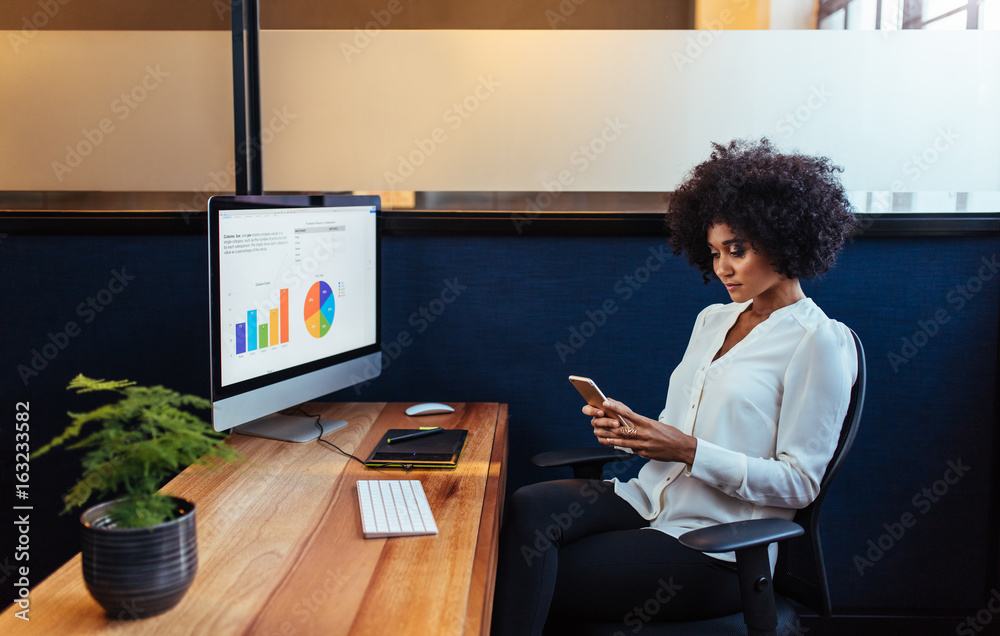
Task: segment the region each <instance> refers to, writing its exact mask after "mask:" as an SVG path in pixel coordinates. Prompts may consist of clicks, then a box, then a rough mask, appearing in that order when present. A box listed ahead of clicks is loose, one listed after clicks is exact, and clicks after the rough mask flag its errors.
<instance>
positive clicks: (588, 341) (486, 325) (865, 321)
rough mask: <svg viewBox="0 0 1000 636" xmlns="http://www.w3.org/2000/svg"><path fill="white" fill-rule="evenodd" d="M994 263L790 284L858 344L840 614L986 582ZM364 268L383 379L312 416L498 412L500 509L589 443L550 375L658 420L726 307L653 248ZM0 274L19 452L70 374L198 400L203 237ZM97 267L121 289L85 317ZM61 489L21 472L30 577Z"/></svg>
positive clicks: (57, 418)
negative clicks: (377, 271)
mask: <svg viewBox="0 0 1000 636" xmlns="http://www.w3.org/2000/svg"><path fill="white" fill-rule="evenodd" d="M998 248H1000V241H998V240H997V239H994V238H948V239H944V238H933V239H931V238H928V239H876V238H868V239H861V240H858V241H856V242H854V243H853V244H851V245H849V246H848V248H847V250H846V252H845V254H844V255H843V257H842V258H841V261H840V262H839V263H838V266H837V267H836V268H835V269H834V270H833V271H832V272H830V273H829V274H828V275H827V276H825V277H824V278H823V279H821V280H819V281H812V282H807V283H806V285H805V287H806V291H807V293H808V294H809V295H810V296H812V297H813V298H814V299H816V301H817V302H818V303H819V305H820V306H821V307H823V308H824V310H826V312H827V314H828V315H830V316H831V317H834V318H837V319H839V320H841V321H843V322H845V323H846V324H848V325H849V326H851V327H852V328H854V329H855V331H857V332H858V334H859V335H860V337H861V339H862V341H863V342H864V344H865V346H866V349H867V354H868V363H869V394H868V395H869V400H868V403H867V404H866V406H865V416H864V419H863V422H862V428H861V432H860V434H859V437H858V440H857V443H856V445H855V448H854V451H853V452H852V454H851V455H850V457H849V458H848V460H847V463H846V465H845V467H844V469H843V471H842V473H841V475H840V477H839V478H838V481H837V483H836V484H835V486H834V488H833V491H832V492H831V494H830V496H829V498H828V499H827V503H826V505H825V507H824V515H823V532H824V539H825V544H826V555H827V565H828V568H829V570H830V578H831V586H832V590H833V594H834V604H835V607H836V608H837V609H838V610H844V611H846V610H847V609H849V608H851V609H861V610H866V611H867V610H872V611H895V612H899V613H904V614H905V613H919V612H920V611H924V610H933V609H935V608H942V609H950V608H970V609H973V608H978V607H981V606H982V603H983V602H984V601H985V599H986V596H987V594H988V592H989V590H990V588H991V587H992V586H994V585H995V584H996V581H995V580H993V579H992V577H993V576H994V570H993V566H994V563H991V562H987V557H989V556H994V557H995V552H994V551H993V550H994V548H995V541H996V537H995V536H991V535H990V534H989V532H990V531H991V528H990V526H989V523H990V511H991V505H992V507H993V508H995V507H996V504H997V500H996V496H995V493H992V492H991V490H990V486H991V483H992V479H993V477H992V473H993V471H994V466H993V454H994V435H995V433H994V430H995V429H994V427H995V423H996V413H995V388H996V381H997V378H996V372H997V332H998V324H1000V322H998V314H1000V311H998V310H1000V289H998V283H997V272H995V271H994V270H993V267H994V266H995V261H994V259H995V256H996V254H997V252H998V251H1000V249H998ZM383 255H384V257H383V267H384V269H383V289H384V300H383V325H382V333H383V340H384V342H385V347H384V351H385V354H384V361H385V370H384V372H383V375H382V376H381V377H379V378H377V379H375V380H373V381H371V382H370V383H368V384H366V385H363V386H358V387H354V388H350V389H345V390H344V391H341V392H338V393H336V394H333V395H332V396H330V398H331V399H336V400H345V401H346V400H363V401H364V400H372V401H374V400H393V401H411V402H416V401H427V400H434V401H473V400H475V401H500V402H507V403H508V404H509V405H510V463H509V473H508V488H509V489H510V491H512V490H513V489H514V488H517V487H519V486H521V485H524V484H527V483H531V482H534V481H538V480H542V479H549V478H553V477H557V476H564V473H560V472H558V471H554V472H550V471H542V470H540V469H535V468H533V467H531V466H530V464H529V461H528V459H529V457H530V456H531V455H532V454H534V453H537V452H540V451H543V450H548V449H552V448H559V447H566V446H575V445H585V444H593V442H592V435H591V433H590V427H589V425H588V422H587V419H586V418H585V417H584V416H583V415H582V414H581V413H580V407H581V400H580V398H579V396H578V395H577V393H576V392H575V391H574V390H573V388H572V387H571V386H570V384H569V383H568V382H567V381H566V376H567V375H569V374H581V375H589V376H591V377H594V378H595V379H596V380H597V381H598V383H599V384H600V385H601V387H602V388H603V389H604V390H605V392H606V393H608V394H609V395H611V396H613V397H616V398H618V399H621V400H623V401H625V402H627V403H629V404H630V405H631V406H632V407H633V408H634V409H635V410H636V411H638V412H641V413H644V414H646V415H649V416H651V417H656V416H657V415H658V414H659V411H660V409H661V408H662V405H663V400H664V396H665V391H666V387H667V381H668V378H669V375H670V372H671V371H672V369H673V367H674V365H675V364H676V362H677V361H678V360H679V358H680V356H681V354H682V352H683V350H684V347H685V345H686V342H687V339H688V336H689V334H690V330H691V326H692V322H693V319H694V317H695V315H696V314H697V313H698V311H699V310H701V309H702V308H703V307H704V306H705V305H707V304H709V303H712V302H725V301H727V300H728V297H727V294H726V293H725V291H724V290H723V289H722V288H721V286H719V285H718V284H715V285H709V286H707V287H706V286H703V285H702V283H701V276H700V273H699V272H697V271H696V270H695V269H693V268H691V267H690V266H688V265H687V264H686V262H685V261H684V260H683V259H681V258H678V257H675V256H673V255H672V254H671V253H670V252H669V249H667V248H666V245H665V243H664V241H663V240H662V239H660V238H657V237H649V238H527V237H520V238H518V237H453V238H446V237H399V236H391V237H386V238H385V239H384V250H383ZM0 262H2V263H3V271H4V276H3V277H2V280H0V297H2V298H4V299H5V303H4V311H3V319H2V323H0V324H2V330H0V331H2V333H3V334H4V335H5V337H2V338H0V342H2V344H0V352H2V360H3V366H4V380H3V382H2V384H0V388H2V390H3V394H4V395H3V402H2V403H0V404H2V408H3V409H4V411H5V413H7V416H5V418H4V424H3V430H4V431H8V430H9V429H8V427H7V424H6V422H8V421H10V417H9V415H10V412H11V410H12V408H13V401H14V400H15V399H30V401H31V405H32V443H33V445H35V446H36V447H37V446H38V445H39V444H41V443H42V442H44V441H47V440H48V439H50V438H51V437H52V436H53V435H54V434H55V433H56V432H58V431H60V430H61V429H62V427H63V426H64V425H65V423H66V417H65V411H66V410H68V409H70V408H73V409H84V408H88V400H86V399H83V398H85V397H86V396H70V395H68V394H67V393H66V391H65V390H64V387H65V385H66V383H67V382H68V381H69V379H70V378H71V377H72V376H73V375H75V374H76V373H78V372H84V373H87V374H88V375H93V376H98V377H107V378H121V377H127V378H130V379H134V380H137V381H139V382H142V383H161V384H165V385H168V386H172V387H173V388H176V389H179V390H182V391H186V392H194V393H200V394H203V395H205V394H207V385H208V363H207V353H206V350H207V327H206V324H205V323H206V318H207V302H206V300H207V285H206V281H205V274H204V271H205V246H204V239H203V238H202V237H197V236H171V237H30V236H26V237H22V236H9V237H7V238H5V239H4V240H3V242H2V243H0ZM115 271H117V272H119V273H123V274H127V275H128V276H134V279H131V280H129V281H128V286H127V287H125V288H124V289H122V290H121V291H120V292H118V293H113V292H108V293H104V294H102V295H101V298H103V299H105V300H107V299H110V302H108V303H107V306H106V307H103V311H101V312H100V313H96V312H95V313H94V314H90V313H88V312H87V306H86V303H87V299H88V298H89V297H95V300H96V296H97V295H98V294H101V290H104V289H108V288H109V281H110V280H112V279H114V278H115V274H114V272H115ZM112 286H113V287H115V288H116V289H117V288H118V285H112ZM109 293H110V294H111V295H110V296H109ZM97 302H98V304H100V301H97ZM81 303H83V304H84V307H83V309H81V308H80V305H81ZM88 317H91V320H90V322H87V318H88ZM70 321H72V322H75V323H77V325H78V327H79V330H80V333H79V335H77V336H75V337H72V338H70V339H69V342H68V344H67V345H66V347H65V348H64V349H61V350H59V352H58V354H57V355H56V356H55V357H54V359H52V360H51V361H46V364H47V366H46V368H45V369H42V370H40V371H39V373H38V375H37V376H31V377H29V378H28V383H27V386H25V383H24V382H23V381H22V378H21V375H20V374H19V372H18V367H19V365H25V366H27V367H30V363H31V358H32V352H33V351H34V350H39V351H40V352H41V349H42V348H43V347H45V345H46V344H48V343H49V342H51V341H52V339H51V338H50V336H49V334H50V333H51V334H54V335H55V336H56V339H57V340H61V338H59V337H58V331H59V330H65V326H66V323H67V322H70ZM48 352H49V353H52V352H53V349H52V348H51V347H50V348H49V349H48ZM3 435H4V436H5V437H7V436H8V435H10V433H8V432H4V433H3ZM7 439H10V438H9V437H7ZM3 443H4V444H6V443H7V441H6V440H5V441H4V442H3ZM5 455H6V454H5ZM4 461H5V462H6V461H8V458H7V457H6V456H5V457H4ZM73 461H75V459H73ZM634 469H635V467H633V468H632V470H633V471H634ZM75 472H76V467H75V465H73V463H72V462H71V461H70V459H69V458H67V457H66V455H65V454H59V455H56V456H53V457H51V458H43V459H41V460H39V461H37V462H34V463H33V464H32V482H31V484H32V485H31V493H32V495H31V496H32V503H34V504H35V505H36V506H38V508H36V511H35V513H37V515H38V516H37V518H38V519H39V523H38V524H37V525H36V526H34V527H33V532H35V530H34V528H37V534H36V535H33V536H34V537H35V539H34V540H35V541H36V543H34V545H35V546H37V549H35V550H33V551H32V564H33V565H34V566H37V568H38V570H37V571H38V572H43V571H46V569H51V568H52V567H54V566H55V565H57V564H58V563H60V562H62V561H63V560H65V559H66V558H68V556H69V555H70V554H71V553H72V552H73V551H74V550H75V545H76V536H75V532H76V530H75V522H74V521H73V519H72V518H71V517H56V516H55V513H56V509H57V505H58V501H59V496H60V495H61V493H62V492H63V491H64V490H65V488H66V486H67V485H68V483H69V479H70V478H71V476H72V475H73V474H75ZM9 474H10V470H8V469H7V468H4V475H3V476H2V479H3V480H4V483H3V488H4V491H5V492H9V491H10V490H11V489H10V488H8V485H7V480H8V479H9V477H8V475H9ZM949 482H951V483H949ZM6 496H7V495H5V497H6ZM991 497H992V498H993V499H992V504H991ZM6 507H7V508H8V509H9V506H6ZM993 530H994V531H995V528H994V529H993ZM12 545H13V544H12V543H10V542H9V541H8V540H6V539H5V541H4V544H3V550H4V553H3V554H0V559H3V558H5V557H9V556H10V555H11V554H12V548H11V549H8V548H7V546H12ZM36 555H37V556H36ZM942 580H945V581H948V583H947V585H942V583H941V582H942Z"/></svg>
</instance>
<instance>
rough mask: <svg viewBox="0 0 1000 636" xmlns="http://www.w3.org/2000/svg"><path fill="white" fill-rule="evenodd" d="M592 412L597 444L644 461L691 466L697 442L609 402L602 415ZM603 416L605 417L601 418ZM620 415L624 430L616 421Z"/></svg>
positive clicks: (610, 400) (616, 403)
mask: <svg viewBox="0 0 1000 636" xmlns="http://www.w3.org/2000/svg"><path fill="white" fill-rule="evenodd" d="M587 409H590V410H592V411H593V412H592V413H588V414H589V415H592V416H593V420H592V421H591V423H592V424H593V426H594V434H595V435H596V436H597V439H598V441H599V442H600V443H601V444H603V445H605V446H619V447H621V448H629V449H631V450H632V452H633V453H635V454H636V455H638V456H640V457H645V458H647V459H657V460H660V461H665V462H684V463H685V464H687V465H688V466H690V465H691V464H692V463H693V462H694V454H695V450H696V449H697V446H698V439H697V438H696V437H694V436H691V435H687V434H685V433H682V432H681V431H679V430H677V429H676V428H674V427H673V426H668V425H666V424H663V423H661V422H658V421H656V420H651V419H649V418H648V417H644V416H642V415H639V414H637V413H634V412H633V411H632V409H630V408H629V407H627V406H626V405H624V404H622V403H621V402H617V401H615V400H612V399H608V400H607V401H606V402H605V403H604V408H603V411H601V410H598V409H594V408H593V407H586V408H585V409H584V412H587ZM601 415H603V416H604V417H601ZM615 415H619V416H621V417H622V419H623V420H625V422H626V424H627V426H622V425H621V422H619V421H618V419H617V418H616V417H615Z"/></svg>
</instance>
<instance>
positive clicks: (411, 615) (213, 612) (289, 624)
mask: <svg viewBox="0 0 1000 636" xmlns="http://www.w3.org/2000/svg"><path fill="white" fill-rule="evenodd" d="M406 406H408V405H407V404H385V403H367V404H363V403H358V404H314V405H312V407H313V410H312V411H311V412H317V411H321V412H322V413H323V417H325V418H331V419H343V420H347V421H348V422H350V425H349V426H348V427H346V428H344V429H341V430H339V431H335V432H333V433H330V434H328V435H326V436H324V437H323V439H326V440H329V441H330V442H332V443H334V444H337V445H338V446H340V447H341V448H343V449H344V450H345V451H347V452H349V453H352V454H354V455H359V456H361V458H362V459H364V458H365V457H366V456H367V454H368V453H369V452H370V451H371V449H372V448H374V446H375V444H376V442H377V441H378V440H379V439H380V438H381V436H382V435H383V433H384V432H385V431H386V430H387V429H390V428H415V427H416V426H443V427H445V428H465V429H468V430H469V436H468V439H467V441H466V447H465V450H464V452H463V454H462V458H461V461H460V462H459V465H458V468H456V469H454V470H412V471H409V472H406V471H403V470H401V469H389V470H385V469H380V470H377V471H376V470H372V469H367V468H365V467H364V466H362V465H361V464H359V463H357V462H355V461H353V460H348V459H347V458H346V457H344V456H343V455H341V454H340V453H338V452H337V451H336V450H334V449H333V448H331V447H329V446H327V445H326V444H321V443H318V442H315V441H314V442H308V443H304V444H293V443H285V442H276V441H272V440H266V439H260V438H254V437H246V436H242V435H232V436H230V437H229V439H228V443H229V444H231V445H232V446H233V447H234V448H236V449H237V450H238V451H239V452H240V453H242V454H243V456H244V457H246V458H247V461H245V462H242V463H240V464H236V465H233V466H224V467H222V468H205V467H191V468H189V469H187V470H185V471H184V472H183V473H181V474H180V475H179V476H178V477H177V478H175V479H174V480H172V481H171V482H170V483H169V484H167V485H166V486H165V487H164V491H165V492H169V493H171V494H175V495H178V496H182V497H186V498H188V499H191V500H193V501H194V502H195V504H196V505H197V515H198V520H197V523H198V552H199V567H198V574H197V576H196V577H195V580H194V583H193V584H192V586H191V588H190V589H189V590H188V592H187V594H186V595H185V597H184V598H183V599H182V600H181V602H180V603H179V604H178V605H177V606H176V607H175V608H173V609H172V610H170V611H169V612H167V613H165V614H162V615H160V616H156V617H152V618H149V619H146V620H139V621H121V620H115V619H109V618H107V617H105V615H104V611H103V610H102V609H101V608H100V606H99V605H97V603H96V602H95V601H94V600H93V599H92V598H91V597H90V594H89V593H88V592H87V590H86V587H85V586H84V582H83V574H82V570H81V565H80V555H79V554H77V555H76V556H75V557H74V558H73V559H71V560H70V561H69V562H68V563H66V565H64V566H63V567H62V568H60V569H59V570H57V571H56V572H55V573H53V574H52V575H51V576H50V577H48V578H47V579H45V580H44V581H43V582H42V583H40V584H39V585H38V586H37V587H36V588H35V589H33V590H32V593H31V611H30V617H31V621H30V622H29V623H26V622H24V621H22V620H19V619H17V618H15V617H14V610H13V609H11V608H7V610H6V611H5V612H4V614H3V615H2V616H0V633H3V634H16V633H30V634H60V635H63V634H103V633H115V634H132V633H137V634H138V633H155V634H158V635H159V634H185V635H187V634H213V635H214V634H264V635H272V634H274V635H282V636H286V635H287V636H290V635H293V634H294V635H298V634H323V635H334V634H387V633H393V634H401V635H402V634H414V635H420V636H428V635H430V634H434V635H437V634H456V635H457V634H462V635H465V634H486V633H488V632H489V623H490V612H491V609H492V599H493V583H494V575H495V571H496V554H497V541H498V534H499V525H500V516H501V510H502V506H503V495H504V492H503V491H504V479H505V469H506V459H507V457H506V455H507V407H506V405H504V404H499V405H498V404H480V403H470V404H464V405H456V407H457V408H456V411H455V413H453V414H450V415H447V416H427V417H423V418H421V419H420V420H416V421H415V420H413V419H411V418H407V417H406V416H405V414H404V413H403V410H404V408H405V407H406ZM358 479H419V480H420V481H421V482H423V485H424V490H425V492H426V493H427V497H428V499H429V501H430V505H431V510H432V511H433V513H434V517H435V520H436V521H437V525H438V531H439V534H438V535H437V536H430V537H400V538H393V539H364V538H363V537H362V533H361V519H360V514H359V511H358V502H357V487H356V485H355V483H356V482H357V480H358ZM137 609H141V608H137ZM124 611H125V610H123V612H124ZM140 615H141V614H140Z"/></svg>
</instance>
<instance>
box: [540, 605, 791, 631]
mask: <svg viewBox="0 0 1000 636" xmlns="http://www.w3.org/2000/svg"><path fill="white" fill-rule="evenodd" d="M774 605H775V608H776V609H777V612H778V627H777V629H776V630H775V631H776V633H777V634H782V635H789V636H790V635H792V634H802V633H803V631H804V630H803V629H802V626H801V623H800V622H799V615H798V613H796V611H795V609H794V608H792V606H791V605H789V604H788V602H787V601H786V600H785V599H783V598H781V597H780V596H775V599H774ZM746 633H747V627H746V624H744V622H743V614H742V613H740V614H732V615H730V616H722V617H719V618H712V619H707V620H700V621H689V622H685V623H660V622H652V623H644V624H641V625H634V624H631V623H629V624H628V625H626V624H625V623H623V622H614V623H577V622H575V621H573V620H565V621H564V620H550V621H549V623H548V624H546V626H545V632H544V636H627V635H629V634H640V635H641V636H716V635H717V634H718V635H720V636H746Z"/></svg>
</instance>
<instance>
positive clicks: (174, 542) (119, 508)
mask: <svg viewBox="0 0 1000 636" xmlns="http://www.w3.org/2000/svg"><path fill="white" fill-rule="evenodd" d="M67 388H68V389H69V390H75V391H76V392H77V393H90V392H93V391H110V392H113V393H115V394H117V395H119V396H121V397H120V399H119V400H118V401H117V402H113V403H109V404H105V405H104V406H101V407H99V408H97V409H95V410H93V411H90V412H89V413H69V416H70V417H71V418H72V421H71V423H70V425H69V426H68V427H67V428H66V430H65V431H64V432H63V433H62V435H60V436H58V437H56V438H55V439H54V440H52V441H51V442H50V443H49V444H48V445H46V446H44V447H43V448H41V449H39V450H38V451H36V452H35V453H34V454H33V455H32V457H38V456H39V455H43V454H45V453H47V452H48V451H49V450H51V449H52V448H54V447H56V446H60V445H62V444H64V443H66V442H67V441H69V440H73V439H76V438H81V439H79V441H75V442H74V443H72V444H70V445H69V448H79V449H86V450H87V453H86V454H85V455H84V457H83V460H82V465H83V474H82V475H81V476H80V479H79V481H77V482H76V484H74V485H73V486H72V487H71V488H70V490H69V492H67V493H66V495H65V496H64V498H63V499H64V501H65V503H66V507H65V509H64V510H63V512H64V513H65V512H68V511H69V510H72V509H73V508H77V507H80V506H83V505H84V504H85V503H86V502H88V501H90V500H91V499H92V498H94V497H100V498H107V497H118V498H116V499H113V500H111V501H106V502H104V503H101V504H98V505H96V506H94V507H92V508H89V509H87V510H86V511H84V512H83V514H82V515H81V516H80V521H81V523H82V525H83V528H82V553H83V576H84V580H85V582H86V584H87V589H88V590H89V591H90V593H91V595H92V596H93V597H94V599H95V600H97V602H98V603H100V605H101V606H102V607H103V608H104V610H105V612H106V613H107V615H108V616H109V617H114V618H145V617H148V616H154V615H156V614H159V613H162V612H165V611H166V610H168V609H170V608H171V607H173V606H174V605H176V604H177V603H178V602H179V601H180V599H181V598H182V597H183V596H184V593H185V592H186V591H187V589H188V587H190V585H191V582H192V581H193V580H194V575H195V572H196V571H197V568H198V545H197V534H196V530H195V506H194V503H192V502H190V501H187V500H185V499H182V498H179V497H171V496H169V495H165V494H162V493H160V492H158V491H159V489H160V487H161V486H162V485H163V483H164V482H165V481H166V480H167V479H169V478H170V477H172V476H173V475H176V474H177V473H178V472H180V471H181V470H183V469H184V468H186V467H187V466H189V465H191V464H194V463H205V462H206V461H207V460H208V459H209V458H213V457H217V458H220V459H221V460H224V461H234V460H238V459H242V458H241V457H240V456H239V454H238V453H237V452H236V451H234V450H233V449H232V448H230V447H229V446H227V445H225V444H223V443H222V441H221V440H222V438H223V437H225V434H223V433H219V432H216V431H215V430H213V429H212V427H211V425H209V424H208V423H207V422H205V421H204V420H202V419H201V418H200V417H198V416H197V415H196V414H195V413H194V412H192V411H193V410H197V409H206V408H208V407H209V406H210V403H209V402H208V400H206V399H204V398H200V397H197V396H194V395H181V394H180V393H177V392H176V391H172V390H170V389H166V388H164V387H162V386H154V387H142V386H136V384H135V383H134V382H130V381H128V380H116V381H105V380H94V379H91V378H87V377H85V376H83V375H78V376H77V377H76V378H74V379H73V381H72V382H70V384H69V386H68V387H67ZM84 429H87V431H86V432H85V430H84ZM91 429H93V430H91Z"/></svg>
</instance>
